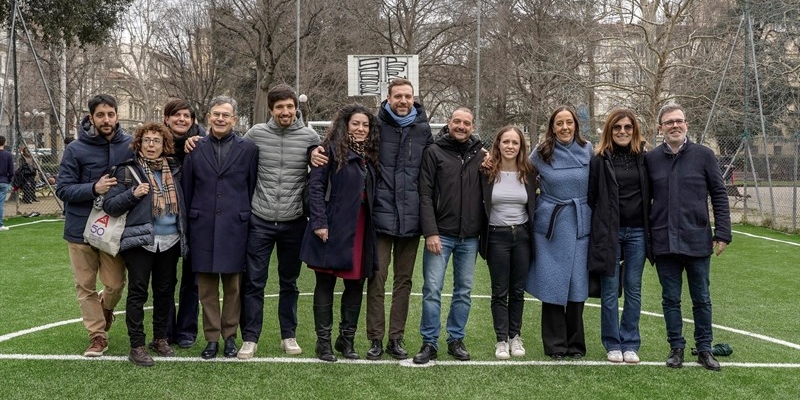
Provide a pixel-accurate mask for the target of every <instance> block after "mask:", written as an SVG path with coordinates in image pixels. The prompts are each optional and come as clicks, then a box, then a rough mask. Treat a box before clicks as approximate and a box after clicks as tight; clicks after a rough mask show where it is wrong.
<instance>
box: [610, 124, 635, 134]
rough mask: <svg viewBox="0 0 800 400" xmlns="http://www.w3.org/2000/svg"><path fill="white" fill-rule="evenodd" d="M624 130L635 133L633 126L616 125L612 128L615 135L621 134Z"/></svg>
mask: <svg viewBox="0 0 800 400" xmlns="http://www.w3.org/2000/svg"><path fill="white" fill-rule="evenodd" d="M623 130H624V131H625V132H628V133H630V132H633V125H631V124H625V125H614V126H613V127H611V131H612V132H614V133H620V132H622V131H623Z"/></svg>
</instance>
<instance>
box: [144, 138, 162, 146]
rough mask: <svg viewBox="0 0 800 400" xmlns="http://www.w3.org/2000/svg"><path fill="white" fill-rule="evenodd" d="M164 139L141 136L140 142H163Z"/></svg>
mask: <svg viewBox="0 0 800 400" xmlns="http://www.w3.org/2000/svg"><path fill="white" fill-rule="evenodd" d="M163 143H164V141H163V140H161V139H159V138H142V144H155V145H159V144H163Z"/></svg>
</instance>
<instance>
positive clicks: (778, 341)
mask: <svg viewBox="0 0 800 400" xmlns="http://www.w3.org/2000/svg"><path fill="white" fill-rule="evenodd" d="M335 294H341V292H337V293H335ZM300 295H301V296H311V295H313V293H301V294H300ZM386 295H389V296H391V292H386ZM411 295H412V296H420V297H421V296H422V294H421V293H412V294H411ZM264 297H265V298H276V297H278V294H268V295H266V296H264ZM442 297H452V295H451V294H445V293H443V294H442ZM472 297H473V298H476V299H491V298H492V296H489V295H477V294H476V295H472ZM220 300H221V299H220ZM525 300H526V301H535V302H538V301H539V300H537V299H534V298H531V297H526V298H525ZM585 304H586V305H588V306H590V307H595V308H600V305H599V304H595V303H589V302H587V303H585ZM144 309H145V310H152V309H153V307H152V306H151V307H145V308H144ZM620 311H622V309H621V308H620ZM124 313H125V311H117V312H115V313H114V314H115V315H120V314H124ZM642 315H647V316H651V317H656V318H664V315H663V314H658V313H654V312H650V311H642ZM81 321H82V319H80V318H75V319H69V320H65V321H59V322H53V323H50V324H46V325H41V326H36V327H33V328H28V329H24V330H21V331H17V332H11V333H7V334H5V335H2V336H0V343H2V342H5V341H8V340H11V339H14V338H17V337H20V336H23V335H27V334H29V333H34V332H39V331H43V330H46V329H50V328H55V327H58V326H62V325H67V324H75V323H79V322H81ZM683 321H684V322H686V323H688V324H694V320H692V319H688V318H684V319H683ZM712 326H713V327H714V328H716V329H722V330H725V331H728V332H733V333H737V334H739V335H743V336H749V337H752V338H755V339H759V340H763V341H766V342H770V343H774V344H778V345H781V346H785V347H789V348H792V349H795V350H800V344H796V343H792V342H787V341H785V340H781V339H777V338H773V337H770V336H766V335H762V334H759V333H754V332H748V331H744V330H741V329H736V328H731V327H727V326H724V325H717V324H713V325H712ZM558 364H560V362H556V364H555V365H558Z"/></svg>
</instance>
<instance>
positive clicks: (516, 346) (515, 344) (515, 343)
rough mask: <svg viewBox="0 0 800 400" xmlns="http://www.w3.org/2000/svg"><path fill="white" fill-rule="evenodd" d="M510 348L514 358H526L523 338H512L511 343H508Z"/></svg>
mask: <svg viewBox="0 0 800 400" xmlns="http://www.w3.org/2000/svg"><path fill="white" fill-rule="evenodd" d="M508 345H509V347H511V355H512V356H514V357H523V356H525V348H524V347H522V338H521V337H519V335H517V336H514V337H513V338H511V341H510V342H509V343H508Z"/></svg>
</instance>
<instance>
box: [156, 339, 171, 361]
mask: <svg viewBox="0 0 800 400" xmlns="http://www.w3.org/2000/svg"><path fill="white" fill-rule="evenodd" d="M153 350H155V351H156V354H158V355H159V356H160V357H175V350H172V347H171V346H170V345H169V341H167V339H156V340H154V341H153Z"/></svg>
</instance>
